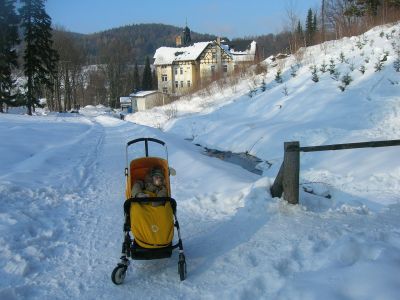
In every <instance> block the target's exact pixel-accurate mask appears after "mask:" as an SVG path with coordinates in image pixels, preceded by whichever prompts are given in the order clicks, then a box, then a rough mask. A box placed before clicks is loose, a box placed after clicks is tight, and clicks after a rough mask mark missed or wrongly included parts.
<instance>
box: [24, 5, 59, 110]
mask: <svg viewBox="0 0 400 300" xmlns="http://www.w3.org/2000/svg"><path fill="white" fill-rule="evenodd" d="M20 2H21V5H22V6H21V8H20V9H19V12H20V17H21V26H22V29H23V33H24V40H25V53H24V73H25V76H26V77H27V84H26V88H27V92H26V95H25V96H26V106H27V110H28V111H27V113H28V114H29V115H32V108H33V109H34V107H35V104H36V105H37V104H39V103H38V98H39V96H40V90H41V88H42V87H43V85H44V86H46V87H48V88H51V86H52V84H51V77H52V76H54V74H55V73H56V63H57V60H58V54H57V52H56V51H55V50H54V49H53V48H52V45H53V41H52V38H51V18H50V17H49V15H48V14H47V13H46V11H45V8H44V2H45V0H21V1H20Z"/></svg>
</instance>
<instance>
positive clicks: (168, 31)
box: [70, 24, 216, 64]
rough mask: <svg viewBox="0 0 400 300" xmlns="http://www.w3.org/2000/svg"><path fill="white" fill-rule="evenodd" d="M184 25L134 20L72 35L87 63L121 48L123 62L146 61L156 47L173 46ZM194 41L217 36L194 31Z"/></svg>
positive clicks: (95, 61)
mask: <svg viewBox="0 0 400 300" xmlns="http://www.w3.org/2000/svg"><path fill="white" fill-rule="evenodd" d="M182 31H183V28H179V27H176V26H171V25H165V24H132V25H127V26H123V27H118V28H113V29H109V30H106V31H102V32H98V33H93V34H75V33H70V36H71V38H72V39H73V40H75V42H76V45H77V46H78V47H79V48H81V49H83V51H84V53H85V56H86V64H101V63H104V61H105V59H106V58H107V56H108V55H109V54H110V53H112V52H114V51H115V50H116V49H118V50H119V51H120V52H121V53H123V54H124V55H125V57H124V62H125V63H127V64H134V63H135V61H137V62H138V63H139V64H144V61H145V57H146V56H149V57H150V58H152V57H153V55H154V53H155V51H156V49H157V48H159V47H161V46H174V45H175V37H176V36H177V35H180V34H182ZM191 34H192V40H193V41H194V42H200V41H209V40H214V39H215V38H216V37H215V36H213V35H209V34H200V33H196V32H192V33H191Z"/></svg>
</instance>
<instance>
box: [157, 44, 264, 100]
mask: <svg viewBox="0 0 400 300" xmlns="http://www.w3.org/2000/svg"><path fill="white" fill-rule="evenodd" d="M257 58H258V51H257V43H256V42H255V41H253V42H252V43H251V45H250V48H249V49H247V50H246V51H234V49H230V48H229V46H228V45H224V44H223V43H221V41H220V39H217V40H216V41H212V42H200V43H195V44H193V45H191V46H187V47H161V48H158V49H157V50H156V53H155V54H154V59H155V60H154V66H155V67H156V72H157V78H158V89H159V91H161V92H163V93H165V94H169V95H173V96H180V95H182V94H185V93H186V92H188V91H190V90H191V89H193V88H196V87H202V86H203V85H204V84H205V83H208V82H210V80H214V79H216V78H219V77H222V76H226V75H227V74H229V73H231V72H233V71H234V69H235V66H237V65H239V64H244V63H254V62H256V60H257Z"/></svg>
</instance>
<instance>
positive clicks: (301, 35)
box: [296, 20, 304, 42]
mask: <svg viewBox="0 0 400 300" xmlns="http://www.w3.org/2000/svg"><path fill="white" fill-rule="evenodd" d="M296 36H297V39H298V41H299V42H302V41H303V40H304V31H303V26H301V23H300V20H299V22H298V23H297V28H296Z"/></svg>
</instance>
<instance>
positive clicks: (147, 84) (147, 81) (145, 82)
mask: <svg viewBox="0 0 400 300" xmlns="http://www.w3.org/2000/svg"><path fill="white" fill-rule="evenodd" d="M152 81H153V79H152V76H151V68H150V60H149V57H148V56H146V63H145V65H144V70H143V76H142V89H143V90H144V91H150V90H151V89H152Z"/></svg>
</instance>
